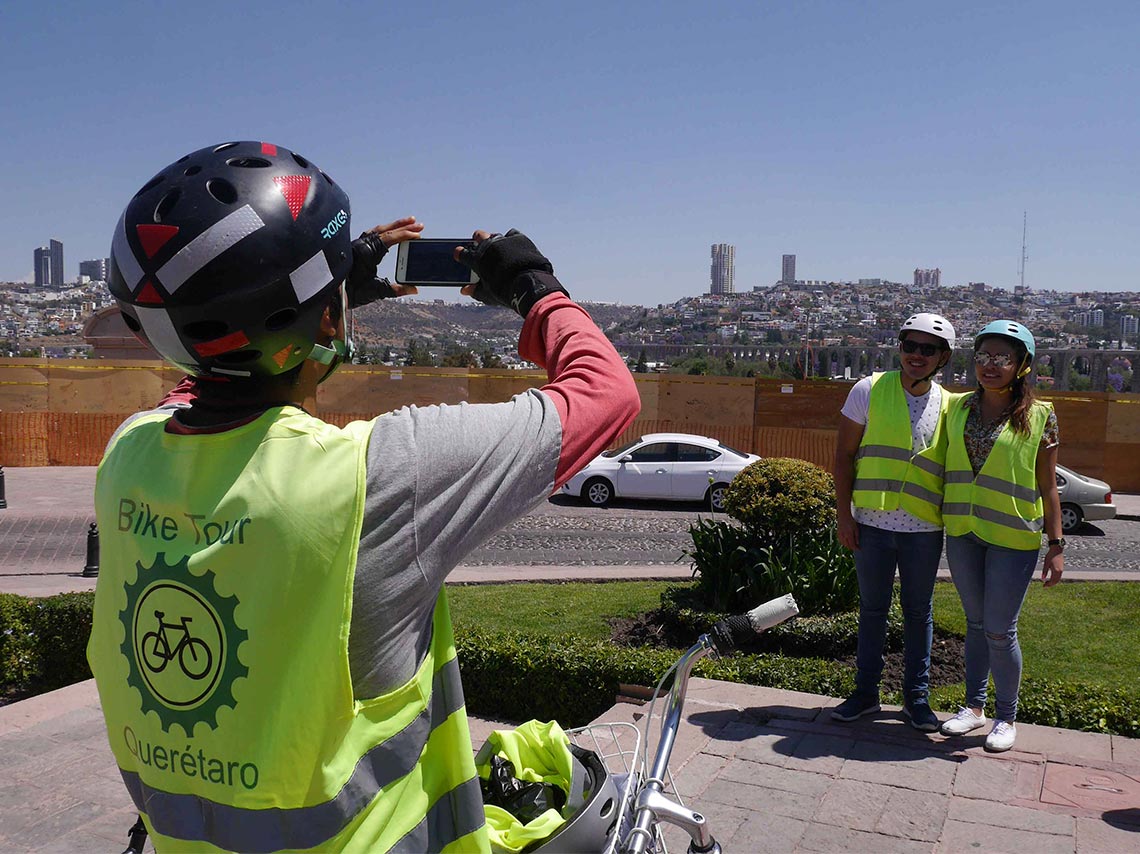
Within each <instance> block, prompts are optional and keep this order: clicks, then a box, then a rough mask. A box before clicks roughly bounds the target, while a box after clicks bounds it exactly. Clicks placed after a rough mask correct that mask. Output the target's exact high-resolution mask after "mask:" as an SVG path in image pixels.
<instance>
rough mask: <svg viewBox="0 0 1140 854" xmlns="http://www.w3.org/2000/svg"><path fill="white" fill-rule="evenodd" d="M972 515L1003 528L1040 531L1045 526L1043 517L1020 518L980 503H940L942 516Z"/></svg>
mask: <svg viewBox="0 0 1140 854" xmlns="http://www.w3.org/2000/svg"><path fill="white" fill-rule="evenodd" d="M970 515H973V516H975V517H977V518H978V519H982V520H984V521H986V522H993V523H994V524H995V525H1001V526H1002V527H1003V528H1009V529H1011V530H1014V531H1032V532H1037V533H1040V532H1041V531H1042V530H1043V529H1044V528H1045V519H1044V518H1043V517H1042V518H1038V519H1022V518H1021V517H1020V516H1017V515H1014V514H1013V513H1002V512H1001V511H1000V510H993V509H991V508H989V507H982V506H981V505H980V504H966V503H964V502H958V501H955V502H953V503H949V504H943V505H942V516H943V518H945V517H947V516H970Z"/></svg>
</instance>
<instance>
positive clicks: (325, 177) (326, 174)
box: [321, 172, 336, 187]
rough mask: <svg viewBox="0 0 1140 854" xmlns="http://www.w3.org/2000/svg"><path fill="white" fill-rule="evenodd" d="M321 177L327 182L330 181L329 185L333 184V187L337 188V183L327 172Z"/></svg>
mask: <svg viewBox="0 0 1140 854" xmlns="http://www.w3.org/2000/svg"><path fill="white" fill-rule="evenodd" d="M321 177H322V178H324V179H325V180H326V181H328V182H329V184H331V185H332V186H334V187H335V186H336V182H335V181H334V180H333V179H332V178H330V177H329V175H328V173H327V172H322V173H321Z"/></svg>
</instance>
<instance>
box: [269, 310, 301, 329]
mask: <svg viewBox="0 0 1140 854" xmlns="http://www.w3.org/2000/svg"><path fill="white" fill-rule="evenodd" d="M296 319H297V309H295V308H283V309H281V310H280V311H275V312H273V314H271V315H269V317H267V318H266V319H265V328H266V329H267V330H269V331H270V332H277V331H278V330H281V329H284V328H285V327H287V326H291V325H292V323H293V321H294V320H296Z"/></svg>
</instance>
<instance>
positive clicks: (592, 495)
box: [562, 433, 760, 510]
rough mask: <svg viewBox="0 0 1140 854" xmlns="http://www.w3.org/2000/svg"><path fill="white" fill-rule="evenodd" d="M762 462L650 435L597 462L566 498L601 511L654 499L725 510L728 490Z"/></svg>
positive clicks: (684, 438)
mask: <svg viewBox="0 0 1140 854" xmlns="http://www.w3.org/2000/svg"><path fill="white" fill-rule="evenodd" d="M758 459H760V457H758V456H757V455H756V454H746V453H744V452H743V451H738V450H736V449H735V448H730V447H728V445H725V444H722V443H721V442H718V441H717V440H716V439H710V438H709V437H707V436H693V435H690V434H689V433H649V434H647V435H645V436H642V437H641V438H639V439H636V440H635V441H633V442H630V443H629V444H628V445H625V446H624V447H621V448H618V449H617V450H615V451H605V452H603V453H602V454H601V455H600V456H598V457H595V458H594V459H593V460H592V461H591V462H590V464H589V465H588V466H586V467H585V468H584V469H582V471H580V472H578V474H576V475H574V477H572V478H570V480H569V481H567V483H566V485H565V486H563V487H562V492H563V493H565V494H567V495H574V496H577V497H579V498H581V499H582V500H583V501H585V502H586V503H588V504H593V505H595V506H597V507H604V506H605V505H607V504H609V503H610V501H611V500H612V499H614V498H650V499H655V500H658V501H706V502H708V504H709V506H711V507H712V508H713V509H714V510H721V509H723V507H724V491H725V489H727V488H728V484H729V483H730V482H731V481H732V479H733V478H734V477H736V475H737V474H739V473H740V470H741V469H743V468H744V467H745V466H748V465H751V464H752V463H754V462H756V461H757V460H758Z"/></svg>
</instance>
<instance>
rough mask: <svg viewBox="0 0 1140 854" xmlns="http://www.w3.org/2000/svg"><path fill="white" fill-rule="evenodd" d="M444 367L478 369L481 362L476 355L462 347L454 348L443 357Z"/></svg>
mask: <svg viewBox="0 0 1140 854" xmlns="http://www.w3.org/2000/svg"><path fill="white" fill-rule="evenodd" d="M443 367H445V368H477V367H479V361H478V360H477V359H476V358H475V354H474V353H472V352H471V351H470V350H468V349H465V348H462V347H453V348H452V349H451V350H450V351H449V352H448V353H447V354H446V355H445V356H444V357H443Z"/></svg>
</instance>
